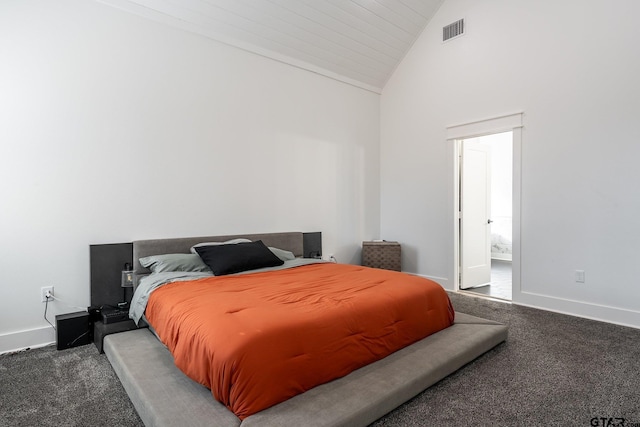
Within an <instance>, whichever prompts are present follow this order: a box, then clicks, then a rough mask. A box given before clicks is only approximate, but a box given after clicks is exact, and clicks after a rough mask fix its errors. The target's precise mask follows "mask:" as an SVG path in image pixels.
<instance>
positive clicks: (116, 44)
mask: <svg viewBox="0 0 640 427" xmlns="http://www.w3.org/2000/svg"><path fill="white" fill-rule="evenodd" d="M0 58H1V60H0V200H1V203H2V205H1V207H0V242H1V245H0V263H1V265H0V352H2V351H7V350H10V349H14V348H20V347H26V346H34V345H39V344H42V343H45V342H51V341H53V340H54V334H53V331H52V329H51V328H50V327H48V326H47V324H46V323H45V321H44V319H43V311H44V304H42V303H40V287H42V286H46V285H53V286H55V293H56V295H57V296H58V297H59V298H62V299H63V300H65V301H67V302H68V303H69V304H71V305H77V306H80V307H83V306H84V307H86V306H87V305H88V304H89V245H90V244H95V243H112V242H127V241H132V240H134V239H146V238H162V237H178V236H190V235H203V234H204V235H212V234H228V233H243V232H274V231H289V230H297V231H322V232H323V238H324V251H325V254H329V253H333V254H335V255H336V257H337V258H338V260H340V261H343V262H352V261H357V257H358V253H359V251H358V248H359V247H360V242H361V241H362V240H364V239H371V238H376V237H377V235H378V232H379V96H378V95H375V94H373V93H370V92H367V91H364V90H362V89H357V88H354V87H351V86H349V85H346V84H343V83H339V82H336V81H334V80H331V79H328V78H325V77H321V76H318V75H316V74H313V73H310V72H306V71H302V70H299V69H296V68H294V67H291V66H287V65H284V64H281V63H279V62H275V61H271V60H268V59H265V58H263V57H260V56H257V55H253V54H249V53H246V52H244V51H241V50H238V49H235V48H231V47H228V46H225V45H222V44H219V43H217V42H214V41H212V40H209V39H206V38H204V37H201V36H197V35H194V34H190V33H187V32H184V31H181V30H177V29H173V28H171V27H168V26H165V25H161V24H158V23H155V22H151V21H147V20H144V19H142V18H139V17H137V16H135V15H130V14H127V13H125V12H122V11H120V10H118V9H115V8H111V7H108V6H106V5H103V4H100V3H97V2H93V1H89V2H87V1H81V0H63V1H56V2H49V1H45V0H33V1H19V0H5V1H2V2H0ZM72 311H77V310H76V309H74V308H70V307H66V306H64V305H62V304H61V303H58V302H56V303H53V304H52V306H51V307H50V311H49V314H48V317H49V319H51V320H53V319H54V315H55V314H57V313H64V312H72Z"/></svg>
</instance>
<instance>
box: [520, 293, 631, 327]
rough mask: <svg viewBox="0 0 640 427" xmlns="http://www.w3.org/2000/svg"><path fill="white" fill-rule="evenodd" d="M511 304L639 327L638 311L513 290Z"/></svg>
mask: <svg viewBox="0 0 640 427" xmlns="http://www.w3.org/2000/svg"><path fill="white" fill-rule="evenodd" d="M512 302H513V304H516V305H523V306H526V307H531V308H537V309H540V310H546V311H552V312H555V313H561V314H568V315H570V316H576V317H582V318H585V319H590V320H597V321H600V322H607V323H613V324H615V325H620V326H628V327H631V328H636V329H640V311H636V310H629V309H624V308H619V307H611V306H607V305H603V304H594V303H588V302H584V301H576V300H569V299H565V298H557V297H552V296H549V295H543V294H537V293H532V292H518V293H517V294H516V292H515V290H514V295H513V301H512Z"/></svg>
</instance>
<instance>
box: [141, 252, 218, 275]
mask: <svg viewBox="0 0 640 427" xmlns="http://www.w3.org/2000/svg"><path fill="white" fill-rule="evenodd" d="M140 265H142V266H143V267H146V268H148V269H149V270H151V271H152V272H153V273H164V272H169V271H192V272H205V273H210V272H211V269H210V268H209V267H207V264H205V263H204V262H202V259H201V258H200V257H199V256H198V255H197V254H165V255H152V256H148V257H144V258H140Z"/></svg>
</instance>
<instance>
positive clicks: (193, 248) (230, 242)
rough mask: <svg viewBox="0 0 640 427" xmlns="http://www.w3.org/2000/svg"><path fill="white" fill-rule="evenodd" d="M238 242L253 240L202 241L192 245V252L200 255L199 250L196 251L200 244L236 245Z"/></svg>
mask: <svg viewBox="0 0 640 427" xmlns="http://www.w3.org/2000/svg"><path fill="white" fill-rule="evenodd" d="M236 243H251V240H249V239H231V240H227V241H226V242H202V243H198V244H197V245H193V246H191V253H192V254H196V255H198V252H196V250H195V248H198V247H200V246H219V245H235V244H236Z"/></svg>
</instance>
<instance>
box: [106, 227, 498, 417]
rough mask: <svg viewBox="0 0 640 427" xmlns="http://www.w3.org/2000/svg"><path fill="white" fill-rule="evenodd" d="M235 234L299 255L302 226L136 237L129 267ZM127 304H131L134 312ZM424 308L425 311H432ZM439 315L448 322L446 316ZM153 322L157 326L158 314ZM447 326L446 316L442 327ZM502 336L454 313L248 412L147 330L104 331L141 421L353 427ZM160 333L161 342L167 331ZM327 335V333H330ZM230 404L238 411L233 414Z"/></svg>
mask: <svg viewBox="0 0 640 427" xmlns="http://www.w3.org/2000/svg"><path fill="white" fill-rule="evenodd" d="M237 238H246V239H248V240H250V241H252V242H255V241H261V242H263V243H264V245H265V246H268V247H274V248H280V249H283V250H286V251H290V252H291V253H292V254H293V255H294V256H296V257H299V256H300V255H301V254H302V233H270V234H257V235H240V236H235V235H234V236H207V237H196V238H184V239H161V240H147V241H138V242H134V243H133V254H134V266H135V270H136V273H137V276H143V275H145V274H147V273H149V271H148V269H146V268H145V267H143V265H141V264H140V262H139V260H140V259H141V258H144V259H147V257H150V256H153V255H161V254H173V253H184V254H187V253H189V251H190V249H191V247H192V246H194V245H196V244H198V243H201V242H225V241H229V240H232V239H237ZM214 249H215V247H214ZM216 250H217V249H216ZM203 259H204V257H203ZM213 268H215V266H214V267H212V269H213ZM335 268H338V269H339V270H337V271H339V274H341V275H343V276H344V275H345V274H350V273H349V272H350V271H351V270H350V269H353V268H355V267H353V268H352V267H346V266H344V267H339V266H336V267H335ZM303 269H308V270H318V271H322V274H325V272H326V271H328V270H330V269H331V267H330V266H328V265H320V264H316V265H314V264H310V266H300V267H297V271H298V272H299V271H301V270H303ZM345 269H347V270H345ZM292 270H296V269H292ZM286 271H287V272H289V271H291V270H286ZM268 274H271V273H252V274H248V275H247V276H246V277H245V278H243V279H242V280H243V281H245V280H249V279H250V278H261V280H264V277H266V276H267V275H268ZM286 274H290V273H286ZM384 274H391V276H390V277H391V278H392V279H394V280H395V279H397V278H399V277H400V278H406V280H412V278H413V276H409V275H403V274H402V273H396V272H389V273H386V272H382V271H381V272H380V275H381V277H382V276H384ZM261 275H262V276H261ZM394 275H399V276H394ZM385 277H386V276H385ZM220 279H221V278H220V277H216V278H213V279H211V280H220ZM189 280H190V279H189ZM206 280H209V279H207V278H204V279H202V280H196V281H186V282H184V284H183V283H179V284H178V283H175V282H174V283H171V285H176V286H175V288H176V289H177V286H181V287H182V286H185V284H186V285H189V286H202V282H203V281H206ZM237 280H240V279H238V278H237V277H236V276H235V275H234V277H233V278H230V279H229V280H228V282H235V281H237ZM295 280H298V278H296V279H295ZM381 281H382V280H381ZM141 283H143V282H141ZM215 283H216V286H218V284H219V283H225V286H226V285H227V283H226V282H215ZM144 286H145V284H144V283H143V284H141V289H142V288H144ZM305 286H306V285H305ZM164 289H173V287H172V286H165V287H164V288H163V291H162V292H164ZM162 292H160V291H157V292H156V295H160V294H161V293H162ZM167 292H169V291H167ZM230 292H231V291H230ZM233 292H235V290H234V291H233ZM287 292H289V291H287ZM153 298H156V297H151V298H150V299H149V303H150V304H153V303H154V301H155V300H154V299H153ZM447 300H448V298H447ZM191 305H193V304H191ZM338 305H339V304H338ZM133 306H134V304H133V303H132V311H133ZM378 311H379V310H378ZM426 311H428V312H430V313H431V312H432V311H433V310H431V309H429V310H426ZM443 316H444V315H443ZM443 316H441V317H443ZM445 317H446V316H445ZM443 322H445V323H446V321H443ZM151 323H154V322H151ZM155 324H156V325H158V323H157V320H156V321H155ZM448 325H449V324H448V323H447V324H446V325H444V326H448ZM332 329H333V327H332ZM156 333H158V331H156ZM391 335H394V334H391ZM506 335H507V329H506V327H505V326H504V325H501V324H498V323H495V322H491V321H487V320H484V319H479V318H476V317H472V316H468V315H465V314H463V313H456V315H455V322H454V323H453V324H452V325H451V326H448V327H445V328H444V329H442V330H440V331H439V332H435V333H432V332H429V333H428V336H427V337H426V338H422V339H419V340H417V341H415V340H414V341H412V343H411V344H409V345H407V346H404V345H402V347H401V348H400V349H397V348H392V349H391V351H390V354H388V355H386V354H385V355H384V356H386V357H383V358H382V359H380V360H377V361H375V362H373V363H371V362H367V363H365V364H363V365H362V366H359V367H357V369H355V370H353V371H352V372H351V373H349V374H348V375H343V374H340V375H338V377H337V378H329V381H328V382H324V383H322V384H320V385H317V386H315V387H307V388H305V389H304V390H306V391H304V392H302V393H300V394H296V395H294V396H293V397H290V398H287V399H286V400H282V401H278V402H279V403H278V402H276V404H269V405H267V407H266V409H262V410H258V411H249V412H241V411H240V412H238V411H236V409H235V408H233V407H231V406H230V405H229V403H228V402H227V405H226V406H225V405H223V404H222V403H220V402H218V401H216V400H215V399H213V397H212V395H211V393H212V391H214V390H215V388H211V387H209V388H211V390H212V391H210V390H209V388H208V387H205V386H203V385H201V384H199V383H197V382H195V381H193V380H191V379H190V378H188V377H187V376H186V375H185V374H183V372H182V371H181V370H179V369H178V368H177V367H176V363H178V362H179V361H180V360H179V359H180V356H179V354H177V357H178V358H177V359H176V360H175V361H174V357H173V356H172V354H171V353H170V351H169V349H168V348H167V347H166V346H165V345H163V344H162V343H161V342H160V340H159V339H158V338H157V337H156V336H154V334H153V333H152V332H150V331H149V330H148V329H138V330H134V331H129V332H125V333H120V334H114V335H109V336H107V337H105V341H104V350H105V353H106V355H107V357H108V359H109V360H110V362H111V364H112V365H113V367H114V370H115V371H116V373H117V375H118V376H119V378H120V380H121V382H122V383H123V385H124V387H125V390H126V391H127V393H128V394H129V396H130V397H131V400H132V402H133V404H134V406H135V407H136V409H137V411H138V413H139V414H140V417H141V418H142V420H143V422H144V423H145V425H147V426H165V425H166V426H169V425H193V426H198V425H216V426H240V425H241V426H251V425H260V426H264V425H267V426H269V425H274V426H275V425H323V426H329V425H332V426H333V425H336V426H338V425H350V426H352V425H367V424H369V423H371V422H372V421H374V420H376V419H377V418H379V417H380V416H382V415H384V414H385V413H387V412H389V411H390V410H392V409H394V408H395V407H397V406H398V405H400V404H401V403H403V402H405V401H407V400H408V399H410V398H411V397H413V396H415V395H416V394H418V393H419V392H420V391H422V390H424V389H426V388H427V387H429V386H430V385H432V384H433V383H435V382H437V381H439V380H440V379H442V378H444V377H445V376H446V375H448V374H450V373H451V372H453V371H455V370H456V369H458V368H460V367H461V366H463V365H464V364H466V363H468V362H469V361H471V360H473V359H474V358H476V357H477V356H479V355H480V354H482V353H484V352H486V351H487V350H489V349H491V348H492V347H494V346H495V345H497V344H499V343H500V342H502V341H504V340H505V339H506ZM163 339H164V340H165V341H167V340H166V337H165V338H163ZM329 339H332V338H331V337H329ZM169 347H171V348H174V347H175V346H174V345H173V344H171V343H169ZM216 349H217V347H216ZM174 350H175V348H174ZM269 366H275V364H271V363H270V364H269ZM305 366H306V365H305ZM274 369H275V368H274ZM303 372H304V370H303ZM285 373H286V370H283V371H282V373H281V374H279V375H284V374H285ZM229 375H231V374H229ZM200 382H203V381H200ZM207 385H208V386H210V385H211V384H207ZM247 387H249V388H250V387H252V386H247ZM274 388H276V387H274ZM214 394H215V392H214ZM252 399H253V398H252ZM250 400H251V399H250ZM230 408H231V409H233V410H234V411H236V412H237V414H238V415H236V414H234V413H233V412H232V411H231V410H230Z"/></svg>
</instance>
